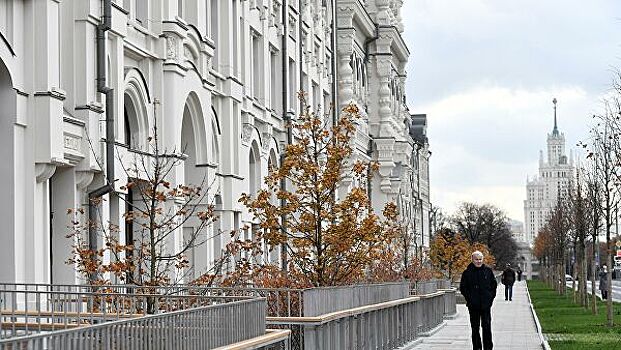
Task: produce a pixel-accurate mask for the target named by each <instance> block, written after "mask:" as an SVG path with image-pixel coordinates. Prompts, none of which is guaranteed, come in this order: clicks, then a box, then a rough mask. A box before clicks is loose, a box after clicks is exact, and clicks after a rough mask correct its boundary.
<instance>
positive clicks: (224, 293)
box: [0, 280, 456, 350]
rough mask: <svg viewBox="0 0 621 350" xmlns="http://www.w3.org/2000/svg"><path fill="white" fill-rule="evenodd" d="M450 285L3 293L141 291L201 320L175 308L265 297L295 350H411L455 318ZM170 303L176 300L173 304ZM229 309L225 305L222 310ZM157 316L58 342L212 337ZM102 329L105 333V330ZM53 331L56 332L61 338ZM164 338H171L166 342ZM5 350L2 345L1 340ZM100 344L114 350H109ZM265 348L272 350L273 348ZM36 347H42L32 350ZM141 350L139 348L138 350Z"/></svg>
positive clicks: (267, 310) (245, 317)
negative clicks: (404, 349) (407, 348)
mask: <svg viewBox="0 0 621 350" xmlns="http://www.w3.org/2000/svg"><path fill="white" fill-rule="evenodd" d="M446 286H447V282H445V281H437V280H433V281H419V282H416V283H415V284H412V285H410V284H409V283H408V282H403V283H387V284H376V285H373V284H369V285H359V286H343V287H330V288H311V289H270V288H213V287H212V288H205V287H196V286H176V287H158V288H146V289H145V288H142V287H136V286H127V285H120V286H105V287H97V288H103V289H93V288H94V287H92V286H74V285H65V286H59V285H31V284H0V290H1V289H2V288H4V289H11V288H12V289H13V291H14V292H15V290H16V289H17V290H21V291H22V292H24V293H26V292H28V293H32V291H35V292H44V291H45V292H47V293H52V292H54V293H61V292H60V291H61V290H62V291H63V292H62V293H65V291H66V293H77V294H83V295H95V296H99V297H101V295H99V294H106V295H107V294H110V293H112V294H116V295H118V296H115V297H114V298H122V296H124V297H125V298H127V297H131V296H133V295H136V294H137V292H141V293H145V294H138V295H139V296H140V297H144V298H157V299H158V300H161V301H162V302H163V305H172V306H166V307H161V309H162V311H165V313H163V314H160V315H154V316H158V317H159V316H166V315H181V314H183V313H184V312H189V313H190V314H195V312H194V310H197V309H189V310H185V311H174V310H175V307H178V309H183V308H184V307H185V308H187V307H193V306H197V305H199V304H198V303H190V302H187V301H186V302H185V303H183V302H182V301H181V300H209V299H210V298H212V302H214V301H213V300H219V299H224V300H225V301H226V300H228V301H231V300H233V299H235V298H238V299H239V298H248V297H251V298H252V297H254V298H256V297H258V296H260V297H262V298H261V300H262V301H263V303H264V304H263V309H262V312H263V314H262V317H263V320H264V322H265V317H267V324H268V325H269V326H270V328H281V329H288V330H290V331H291V348H292V349H294V350H302V349H380V348H381V349H390V348H396V347H399V346H402V345H404V344H407V343H408V342H410V341H412V340H414V339H416V337H418V336H422V335H425V334H426V333H428V332H429V331H430V330H433V329H434V328H435V327H437V326H438V325H439V324H440V323H442V321H443V318H444V317H445V316H448V315H453V314H454V313H455V311H456V308H455V290H454V289H447V288H441V287H446ZM102 291H106V293H99V292H102ZM131 293H134V294H131ZM413 293H417V294H418V295H419V296H412V295H411V294H413ZM227 298H229V299H227ZM24 299H27V298H24ZM119 300H121V299H119ZM167 300H172V301H171V302H167ZM175 300H178V301H175ZM242 301H244V300H242ZM83 303H85V305H88V303H86V302H84V301H83ZM132 303H134V304H135V303H136V302H130V303H126V302H118V303H116V304H115V303H112V302H110V303H108V300H106V303H104V304H102V305H105V307H106V309H105V310H106V311H108V310H110V311H112V310H117V309H115V308H114V307H117V306H116V305H117V304H118V305H130V306H131V305H132ZM232 303H237V302H235V301H234V302H229V303H227V304H226V305H230V304H232ZM138 304H139V303H138ZM139 305H140V304H139ZM226 305H223V306H222V307H224V306H226ZM113 306H114V307H113ZM213 306H217V305H213ZM206 307H207V308H208V307H212V306H200V307H199V308H198V309H203V308H206ZM117 308H118V307H117ZM135 309H139V310H142V309H144V307H142V309H140V308H139V307H133V308H129V309H128V310H129V311H131V310H135ZM159 309H160V307H159V306H158V310H159ZM30 310H32V309H30ZM122 310H125V309H122ZM229 314H230V315H232V316H231V317H233V318H237V320H238V321H235V322H237V323H235V324H234V326H235V327H237V328H245V327H246V326H245V322H247V321H249V320H250V319H251V318H253V317H254V316H253V312H251V311H244V312H243V313H242V314H241V315H238V314H237V313H235V312H231V311H230V312H229ZM152 317H153V316H145V317H137V318H133V319H126V320H123V319H121V320H119V321H114V322H108V323H103V321H101V322H100V321H99V320H94V321H89V322H92V323H89V324H88V325H85V326H82V327H79V328H76V329H71V330H65V331H61V333H62V334H66V335H65V336H64V337H65V338H62V337H60V335H59V336H57V337H55V338H53V339H54V341H56V342H61V341H65V342H67V341H69V340H68V339H74V340H75V341H77V339H80V340H82V339H86V340H84V341H83V343H84V344H86V345H85V346H86V347H73V348H72V347H67V349H91V348H92V349H95V348H96V349H124V348H123V347H120V346H121V345H119V347H113V346H112V345H108V343H106V342H103V343H102V342H100V343H98V344H100V345H101V346H100V347H88V346H91V344H96V342H97V341H98V340H97V339H100V338H98V337H100V336H103V335H102V334H103V333H102V332H113V331H114V332H121V333H122V334H125V335H124V336H122V337H121V338H123V339H119V340H118V342H119V344H122V346H125V344H129V345H127V346H129V347H126V348H128V349H129V348H131V349H133V347H131V346H132V344H133V343H131V342H130V341H129V339H133V340H135V339H140V341H144V342H145V343H149V342H151V340H152V339H154V340H153V341H154V342H155V343H154V344H155V345H153V346H152V347H149V349H160V348H161V349H165V348H166V346H165V345H166V341H168V340H169V339H171V337H172V339H177V338H175V337H182V336H184V334H186V333H183V332H186V331H187V332H188V333H187V334H194V333H192V331H190V330H189V329H192V330H193V331H194V332H198V333H199V334H201V337H202V336H203V334H207V333H201V332H205V331H204V330H201V329H200V327H193V325H196V323H197V322H199V320H200V318H198V319H194V321H191V320H192V318H191V317H189V316H188V317H186V316H183V317H181V316H179V317H181V320H185V321H178V322H177V323H174V322H173V323H171V324H173V325H177V324H179V325H181V328H180V329H181V330H180V331H179V332H180V333H181V335H178V334H176V333H175V332H173V331H170V330H165V329H162V328H161V327H160V325H161V324H158V323H157V322H155V321H149V320H151V319H152ZM205 317H206V316H205ZM157 319H159V318H157ZM130 321H135V323H131V322H130ZM171 322H172V321H171ZM184 322H185V323H184ZM99 323H101V324H99ZM117 324H118V325H123V326H118V327H117V328H107V326H108V325H112V326H114V325H117ZM199 325H204V323H200V322H199ZM220 326H221V327H220ZM229 326H231V324H224V323H208V324H207V325H206V326H205V327H216V329H215V330H214V329H212V330H211V331H209V332H211V333H209V332H208V333H209V334H213V332H216V333H217V332H218V331H220V332H225V331H226V327H229ZM264 326H265V324H264ZM93 327H95V328H93ZM114 327H116V326H114ZM119 327H120V328H119ZM158 327H159V328H158ZM87 328H89V329H91V328H92V329H97V332H99V333H97V334H98V335H92V334H91V333H80V332H82V330H84V329H87ZM147 328H148V329H149V330H148V331H147V333H148V338H144V337H142V335H139V334H138V333H140V332H138V329H147ZM99 329H101V331H100V330H99ZM104 330H105V331H104ZM263 331H265V330H263ZM123 332H124V333H123ZM132 332H137V333H132ZM166 332H173V333H174V334H172V335H169V334H168V333H166ZM53 333H54V334H56V333H58V332H53ZM61 333H58V334H61ZM100 333H101V334H100ZM106 334H110V333H106ZM163 334H167V335H166V336H165V337H164V336H163ZM217 334H219V333H217ZM45 335H46V334H40V335H36V336H33V337H35V338H36V339H39V340H37V341H40V342H43V343H40V344H46V345H45V346H47V344H50V342H51V341H52V338H45V337H44V336H45ZM72 337H73V338H72ZM141 337H142V338H141ZM216 338H218V339H220V338H222V336H221V335H219V336H216ZM225 338H226V337H225ZM19 339H21V338H19V337H18V338H12V339H8V340H6V341H5V342H4V343H5V344H9V343H10V342H11V341H14V340H19ZM29 339H30V338H29ZM46 339H47V340H46ZM61 339H62V340H61ZM114 339H117V338H114ZM226 339H228V338H226ZM29 341H30V340H29ZM33 341H34V340H33ZM115 341H117V340H115ZM227 341H228V340H227ZM174 342H175V347H173V348H177V347H176V344H177V340H174ZM287 342H288V340H287ZM0 344H3V343H2V342H0ZM22 344H26V345H23V346H28V345H27V343H22ZM28 344H30V343H28ZM33 344H34V343H33ZM59 344H60V343H59ZM102 344H104V345H105V346H108V347H104V346H103V345H102ZM111 344H112V343H111ZM179 344H181V343H179ZM229 344H230V343H229ZM19 346H22V345H19V344H17V345H16V347H12V348H9V347H0V350H4V349H7V350H8V349H22V347H19ZM72 346H73V345H72ZM184 346H185V345H184ZM192 346H193V345H192V343H190V344H189V345H187V347H188V349H193V347H192ZM269 346H270V349H271V347H274V348H277V349H286V348H287V347H286V346H287V345H286V343H285V342H284V341H283V342H280V341H279V342H275V343H273V344H272V345H269ZM45 348H46V349H47V348H49V349H61V348H63V347H61V346H60V345H58V346H57V347H55V348H54V347H45ZM179 348H180V347H179ZM203 348H208V347H203ZM256 348H259V347H256ZM265 348H266V349H267V348H268V347H265ZM33 349H39V348H36V347H34V348H33ZM41 349H43V348H41ZM137 349H141V348H139V347H138V348H137Z"/></svg>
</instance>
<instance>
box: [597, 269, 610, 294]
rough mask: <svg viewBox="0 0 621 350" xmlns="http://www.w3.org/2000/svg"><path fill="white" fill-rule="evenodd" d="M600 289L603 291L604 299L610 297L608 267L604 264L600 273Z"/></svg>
mask: <svg viewBox="0 0 621 350" xmlns="http://www.w3.org/2000/svg"><path fill="white" fill-rule="evenodd" d="M599 290H600V291H601V292H602V300H606V299H608V268H607V267H606V265H602V271H601V272H600V273H599Z"/></svg>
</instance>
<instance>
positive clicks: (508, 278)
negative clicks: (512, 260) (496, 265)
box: [500, 264, 515, 301]
mask: <svg viewBox="0 0 621 350" xmlns="http://www.w3.org/2000/svg"><path fill="white" fill-rule="evenodd" d="M500 282H502V284H504V285H505V301H506V300H509V301H512V300H513V283H515V271H513V269H512V268H511V264H507V268H506V269H505V270H504V271H503V272H502V277H501V278H500Z"/></svg>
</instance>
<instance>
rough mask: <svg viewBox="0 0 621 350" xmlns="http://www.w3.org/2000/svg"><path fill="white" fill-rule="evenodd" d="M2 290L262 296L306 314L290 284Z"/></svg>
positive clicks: (2, 287) (273, 307) (280, 312)
mask: <svg viewBox="0 0 621 350" xmlns="http://www.w3.org/2000/svg"><path fill="white" fill-rule="evenodd" d="M0 291H33V292H34V291H37V292H52V291H54V292H75V293H105V294H131V295H136V294H142V295H149V296H151V295H157V296H158V297H161V298H163V297H166V298H172V297H174V296H177V297H179V300H183V299H184V298H185V297H188V296H212V297H215V296H219V297H234V298H238V297H263V298H265V299H266V301H267V313H268V315H269V316H282V317H287V316H289V317H293V316H302V315H303V303H302V298H303V296H302V293H303V291H304V290H303V289H290V288H237V287H200V286H193V285H177V286H163V287H144V286H132V285H102V286H92V285H68V284H65V285H59V284H32V283H0Z"/></svg>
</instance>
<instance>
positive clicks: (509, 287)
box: [505, 284, 513, 300]
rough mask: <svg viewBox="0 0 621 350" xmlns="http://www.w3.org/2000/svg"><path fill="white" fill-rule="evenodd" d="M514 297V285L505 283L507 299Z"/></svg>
mask: <svg viewBox="0 0 621 350" xmlns="http://www.w3.org/2000/svg"><path fill="white" fill-rule="evenodd" d="M511 299H513V285H512V284H506V285H505V300H511Z"/></svg>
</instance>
